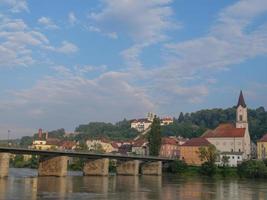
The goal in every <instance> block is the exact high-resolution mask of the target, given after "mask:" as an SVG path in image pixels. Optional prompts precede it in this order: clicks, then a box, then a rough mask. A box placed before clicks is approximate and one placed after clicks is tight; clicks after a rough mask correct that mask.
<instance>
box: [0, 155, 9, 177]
mask: <svg viewBox="0 0 267 200" xmlns="http://www.w3.org/2000/svg"><path fill="white" fill-rule="evenodd" d="M9 156H10V154H9V153H0V178H4V177H7V176H8V170H9Z"/></svg>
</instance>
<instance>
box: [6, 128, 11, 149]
mask: <svg viewBox="0 0 267 200" xmlns="http://www.w3.org/2000/svg"><path fill="white" fill-rule="evenodd" d="M10 132H11V131H10V130H8V131H7V145H8V146H10V142H9V137H10Z"/></svg>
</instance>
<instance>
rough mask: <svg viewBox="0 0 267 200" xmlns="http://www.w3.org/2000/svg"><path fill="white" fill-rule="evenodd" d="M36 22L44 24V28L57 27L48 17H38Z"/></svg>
mask: <svg viewBox="0 0 267 200" xmlns="http://www.w3.org/2000/svg"><path fill="white" fill-rule="evenodd" d="M38 23H39V24H40V25H42V26H44V28H45V29H59V27H58V26H57V25H56V24H55V23H54V22H53V20H52V19H50V18H49V17H41V18H39V19H38Z"/></svg>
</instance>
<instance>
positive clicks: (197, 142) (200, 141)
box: [181, 137, 211, 146]
mask: <svg viewBox="0 0 267 200" xmlns="http://www.w3.org/2000/svg"><path fill="white" fill-rule="evenodd" d="M209 145H211V143H210V142H209V141H208V140H207V139H205V138H203V137H199V138H192V139H190V140H187V141H186V142H185V143H184V144H182V145H181V146H209Z"/></svg>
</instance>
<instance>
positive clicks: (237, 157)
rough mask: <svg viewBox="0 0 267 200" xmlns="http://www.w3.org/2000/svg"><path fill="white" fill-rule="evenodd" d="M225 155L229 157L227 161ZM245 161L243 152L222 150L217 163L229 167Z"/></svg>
mask: <svg viewBox="0 0 267 200" xmlns="http://www.w3.org/2000/svg"><path fill="white" fill-rule="evenodd" d="M223 157H227V161H228V162H227V163H224V162H223V160H224V158H223ZM242 161H243V153H242V152H240V153H239V152H222V153H220V156H219V161H218V162H217V163H216V164H217V165H220V166H223V165H224V164H226V165H227V166H229V167H237V165H238V164H240V163H241V162H242Z"/></svg>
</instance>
